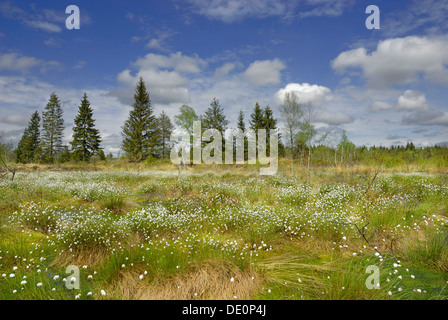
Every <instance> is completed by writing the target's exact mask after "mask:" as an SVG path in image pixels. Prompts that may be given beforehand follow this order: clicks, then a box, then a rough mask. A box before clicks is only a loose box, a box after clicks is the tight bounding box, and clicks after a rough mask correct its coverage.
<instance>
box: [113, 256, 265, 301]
mask: <svg viewBox="0 0 448 320" xmlns="http://www.w3.org/2000/svg"><path fill="white" fill-rule="evenodd" d="M140 274H141V273H139V272H138V271H135V270H134V271H131V272H129V271H126V272H122V273H121V275H120V276H119V277H118V279H119V280H118V281H117V282H116V283H114V284H113V285H112V288H110V289H109V291H110V292H111V294H112V296H113V297H116V298H119V299H125V300H234V299H235V296H236V297H237V298H236V299H238V300H247V299H250V298H251V296H252V295H253V294H255V293H256V292H257V291H258V290H259V289H260V286H261V284H262V279H261V278H260V277H259V276H258V275H257V274H256V273H255V272H254V271H250V270H248V271H241V270H240V269H239V268H237V267H236V266H234V265H232V264H230V263H228V262H224V261H207V262H205V263H201V264H200V265H197V266H194V267H192V269H191V271H190V272H188V273H186V274H182V275H176V276H173V277H159V278H155V279H154V280H153V281H151V282H148V280H145V279H143V280H140V279H139V275H140ZM252 277H254V279H252ZM231 278H234V282H231V281H230V280H231Z"/></svg>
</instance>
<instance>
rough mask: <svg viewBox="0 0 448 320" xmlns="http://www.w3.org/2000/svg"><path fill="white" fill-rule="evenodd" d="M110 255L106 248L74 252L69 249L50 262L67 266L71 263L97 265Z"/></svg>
mask: <svg viewBox="0 0 448 320" xmlns="http://www.w3.org/2000/svg"><path fill="white" fill-rule="evenodd" d="M109 257H110V253H108V252H107V251H105V250H97V251H92V250H87V252H77V253H72V252H68V251H64V252H62V253H61V254H60V255H59V256H57V257H56V258H55V259H54V260H53V261H52V262H51V264H50V267H53V266H58V267H67V266H70V265H75V266H83V265H87V266H89V267H96V266H98V265H100V264H102V263H104V261H106V260H107V259H108V258H109Z"/></svg>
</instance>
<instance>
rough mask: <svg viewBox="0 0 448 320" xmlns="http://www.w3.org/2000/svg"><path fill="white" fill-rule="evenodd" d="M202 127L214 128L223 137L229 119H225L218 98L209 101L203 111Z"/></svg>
mask: <svg viewBox="0 0 448 320" xmlns="http://www.w3.org/2000/svg"><path fill="white" fill-rule="evenodd" d="M201 120H202V128H203V129H204V130H207V129H216V130H218V131H219V132H220V133H221V135H222V136H223V137H224V133H225V131H226V129H227V125H228V124H229V121H227V119H226V116H225V114H224V109H223V108H222V107H221V105H220V104H219V100H218V99H216V98H214V99H213V100H212V102H211V103H210V107H209V108H208V109H207V110H206V111H205V115H204V117H202V119H201Z"/></svg>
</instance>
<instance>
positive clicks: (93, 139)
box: [71, 93, 101, 161]
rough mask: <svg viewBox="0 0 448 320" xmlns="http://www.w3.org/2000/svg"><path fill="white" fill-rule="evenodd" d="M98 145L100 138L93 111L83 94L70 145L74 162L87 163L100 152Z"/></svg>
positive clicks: (85, 95)
mask: <svg viewBox="0 0 448 320" xmlns="http://www.w3.org/2000/svg"><path fill="white" fill-rule="evenodd" d="M100 143H101V137H100V133H99V131H98V129H96V128H95V120H93V110H92V108H91V107H90V102H89V100H88V99H87V94H86V93H84V97H83V99H82V101H81V105H80V107H79V110H78V115H77V116H76V118H75V126H74V127H73V141H72V142H71V145H72V151H73V156H74V158H75V160H78V161H89V159H90V158H91V157H92V156H93V155H95V154H98V152H99V150H101V148H100Z"/></svg>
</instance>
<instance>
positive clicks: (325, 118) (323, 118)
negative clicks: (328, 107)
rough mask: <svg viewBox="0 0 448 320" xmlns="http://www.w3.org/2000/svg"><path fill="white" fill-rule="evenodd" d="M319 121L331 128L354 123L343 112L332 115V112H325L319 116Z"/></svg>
mask: <svg viewBox="0 0 448 320" xmlns="http://www.w3.org/2000/svg"><path fill="white" fill-rule="evenodd" d="M317 121H318V122H322V123H326V124H328V125H330V126H340V125H343V124H348V123H352V122H353V119H352V118H351V117H350V116H348V115H346V114H344V113H341V112H337V113H331V112H323V113H320V114H318V116H317Z"/></svg>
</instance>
